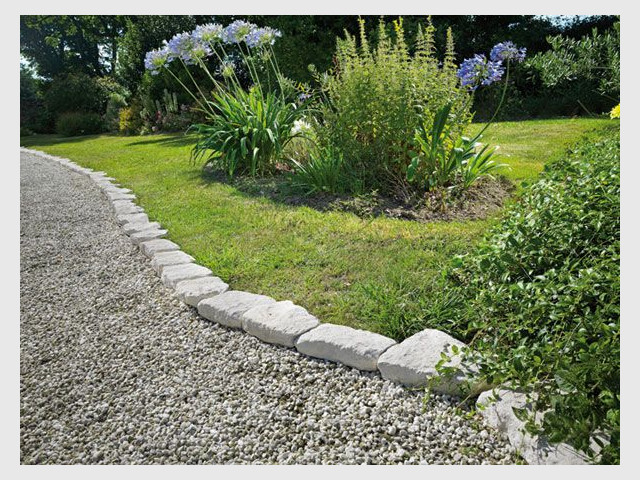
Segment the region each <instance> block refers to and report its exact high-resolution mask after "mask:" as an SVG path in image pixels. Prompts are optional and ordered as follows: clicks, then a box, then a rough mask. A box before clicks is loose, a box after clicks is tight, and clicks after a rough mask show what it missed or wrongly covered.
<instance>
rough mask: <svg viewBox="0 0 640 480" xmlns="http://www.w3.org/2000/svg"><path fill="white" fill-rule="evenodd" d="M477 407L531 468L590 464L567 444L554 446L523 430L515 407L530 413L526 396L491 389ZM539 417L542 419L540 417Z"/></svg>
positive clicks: (484, 393)
mask: <svg viewBox="0 0 640 480" xmlns="http://www.w3.org/2000/svg"><path fill="white" fill-rule="evenodd" d="M494 394H495V398H494ZM476 405H477V406H478V409H477V410H478V413H480V415H481V416H482V417H484V419H485V421H486V422H487V424H489V425H490V426H491V427H493V428H495V429H496V430H498V431H500V432H503V433H505V434H506V435H507V437H508V438H509V443H511V445H513V446H514V447H515V448H516V449H518V451H519V453H520V455H521V456H522V457H523V458H524V459H525V460H526V461H527V463H528V464H529V465H587V464H588V463H589V462H588V461H587V459H586V457H585V455H584V454H581V453H579V452H578V451H576V450H575V449H574V448H573V447H571V446H570V445H567V444H566V443H559V444H553V445H551V444H549V442H548V441H547V440H546V439H545V438H543V437H540V436H537V435H531V434H529V433H528V432H525V431H524V422H523V421H522V420H519V419H518V418H517V417H516V415H515V413H513V409H514V408H518V409H527V410H529V411H531V408H532V405H531V404H530V403H528V402H527V397H526V395H525V394H524V393H520V392H515V391H513V390H509V389H505V388H500V389H495V390H489V391H486V392H483V393H481V394H480V396H479V397H478V400H477V401H476ZM536 417H537V418H540V419H541V415H540V414H537V415H536ZM536 421H537V420H536ZM593 446H595V444H594V445H593Z"/></svg>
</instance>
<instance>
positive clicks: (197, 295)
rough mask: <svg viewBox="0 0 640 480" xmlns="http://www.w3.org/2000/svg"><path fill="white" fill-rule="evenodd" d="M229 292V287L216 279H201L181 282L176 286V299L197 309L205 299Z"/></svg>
mask: <svg viewBox="0 0 640 480" xmlns="http://www.w3.org/2000/svg"><path fill="white" fill-rule="evenodd" d="M227 290H229V285H228V284H226V283H225V282H223V281H222V280H221V279H220V278H218V277H202V278H195V279H193V280H183V281H182V282H178V283H177V285H176V295H177V296H178V298H179V299H180V300H181V301H183V302H184V303H186V304H187V305H191V306H192V307H197V306H198V303H200V302H201V301H202V300H204V299H205V298H210V297H215V296H216V295H220V294H222V293H224V292H226V291H227Z"/></svg>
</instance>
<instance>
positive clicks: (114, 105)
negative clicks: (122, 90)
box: [104, 93, 127, 132]
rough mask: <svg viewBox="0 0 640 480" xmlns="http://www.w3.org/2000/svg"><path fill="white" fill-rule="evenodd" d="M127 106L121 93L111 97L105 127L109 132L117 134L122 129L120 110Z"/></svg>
mask: <svg viewBox="0 0 640 480" xmlns="http://www.w3.org/2000/svg"><path fill="white" fill-rule="evenodd" d="M126 106H127V101H126V100H125V98H124V96H122V95H120V94H119V93H112V94H111V95H109V100H108V101H107V111H106V112H105V114H104V126H105V129H106V130H107V131H109V132H117V131H118V130H119V129H120V110H121V109H122V108H124V107H126Z"/></svg>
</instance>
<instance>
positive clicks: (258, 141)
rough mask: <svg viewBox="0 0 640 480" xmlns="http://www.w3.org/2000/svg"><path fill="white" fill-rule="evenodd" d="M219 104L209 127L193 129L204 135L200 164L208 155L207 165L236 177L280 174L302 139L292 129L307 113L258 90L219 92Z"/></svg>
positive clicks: (197, 154)
mask: <svg viewBox="0 0 640 480" xmlns="http://www.w3.org/2000/svg"><path fill="white" fill-rule="evenodd" d="M213 100H214V101H213V102H210V107H211V108H212V110H211V112H207V114H206V119H207V123H206V124H196V125H194V126H193V129H194V130H195V131H196V132H197V133H198V134H199V135H200V140H199V141H198V143H197V144H196V146H195V147H194V149H193V157H194V158H195V159H196V160H199V159H201V158H203V157H205V156H206V164H211V165H213V166H214V167H216V168H220V169H222V170H224V171H225V172H226V173H227V174H228V175H229V176H230V177H232V176H233V175H235V174H237V173H240V174H243V173H244V174H250V175H252V176H255V175H257V174H267V173H272V172H274V171H275V168H276V163H277V162H278V161H281V160H283V150H284V148H285V147H286V145H287V143H288V142H289V141H290V140H291V139H292V138H294V137H296V136H299V135H300V134H298V133H295V131H294V132H292V130H293V127H294V123H295V121H296V120H298V119H300V118H301V116H302V114H303V113H304V111H303V110H302V109H299V108H298V106H297V105H296V104H295V103H290V102H287V101H286V100H284V99H283V98H282V97H281V96H278V95H276V94H275V93H273V92H267V93H263V92H262V90H261V89H260V88H258V87H252V88H250V89H249V90H248V91H245V90H244V89H242V88H235V89H233V90H232V91H231V92H229V91H226V90H221V91H219V92H214V94H213Z"/></svg>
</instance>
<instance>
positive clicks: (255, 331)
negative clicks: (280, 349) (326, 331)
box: [242, 300, 320, 347]
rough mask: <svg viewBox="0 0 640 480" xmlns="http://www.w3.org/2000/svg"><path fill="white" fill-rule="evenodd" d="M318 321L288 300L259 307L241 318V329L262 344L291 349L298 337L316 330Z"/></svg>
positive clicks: (248, 311) (250, 310)
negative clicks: (313, 329) (272, 344)
mask: <svg viewBox="0 0 640 480" xmlns="http://www.w3.org/2000/svg"><path fill="white" fill-rule="evenodd" d="M319 324H320V321H319V320H318V319H317V318H316V317H314V316H313V315H311V314H310V313H309V312H307V310H306V309H304V308H302V307H301V306H299V305H295V304H294V303H293V302H291V301H289V300H285V301H282V302H276V303H270V304H266V305H259V306H257V307H253V308H251V309H249V310H247V311H246V312H245V313H244V315H243V316H242V328H243V329H244V330H245V331H246V332H248V333H250V334H251V335H253V336H255V337H258V338H259V339H260V340H262V341H263V342H267V343H274V344H276V345H283V346H285V347H293V346H294V345H295V341H296V340H297V339H298V337H299V336H300V335H302V334H303V333H306V332H308V331H309V330H311V329H312V328H316V327H317V326H318V325H319Z"/></svg>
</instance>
